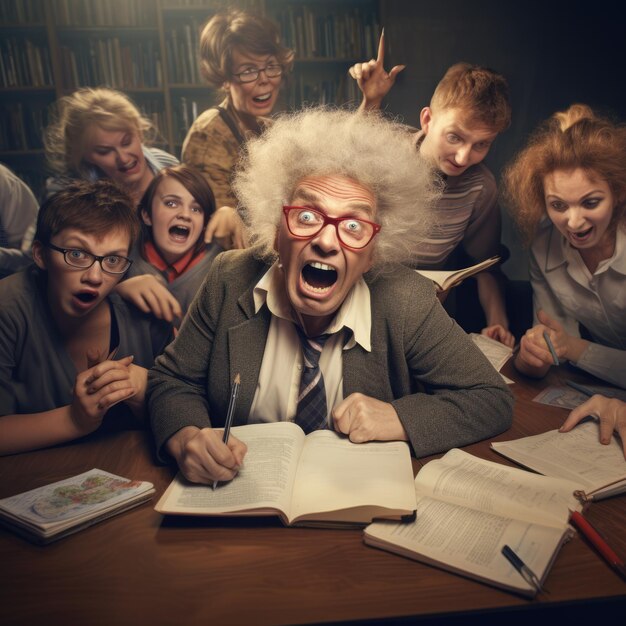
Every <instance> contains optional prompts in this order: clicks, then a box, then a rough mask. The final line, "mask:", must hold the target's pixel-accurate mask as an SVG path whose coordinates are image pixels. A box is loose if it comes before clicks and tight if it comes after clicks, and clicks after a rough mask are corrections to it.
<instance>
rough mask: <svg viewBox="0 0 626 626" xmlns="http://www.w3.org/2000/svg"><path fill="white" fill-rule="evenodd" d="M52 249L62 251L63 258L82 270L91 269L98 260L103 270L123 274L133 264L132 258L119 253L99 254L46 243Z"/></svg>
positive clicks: (108, 272)
mask: <svg viewBox="0 0 626 626" xmlns="http://www.w3.org/2000/svg"><path fill="white" fill-rule="evenodd" d="M46 247H47V248H50V249H51V250H56V252H61V253H62V254H63V259H64V260H65V262H66V263H67V264H68V265H70V266H71V267H77V268H80V269H81V270H86V269H89V268H90V267H91V266H92V265H93V264H94V263H95V262H96V261H98V263H100V267H101V268H102V271H103V272H106V273H107V274H123V273H124V272H125V271H126V270H127V269H128V268H129V267H130V266H131V265H132V264H133V261H132V259H129V258H127V257H125V256H121V255H119V254H106V255H105V256H97V255H96V254H91V252H86V251H85V250H81V249H79V248H59V246H55V245H54V244H52V243H49V244H47V245H46Z"/></svg>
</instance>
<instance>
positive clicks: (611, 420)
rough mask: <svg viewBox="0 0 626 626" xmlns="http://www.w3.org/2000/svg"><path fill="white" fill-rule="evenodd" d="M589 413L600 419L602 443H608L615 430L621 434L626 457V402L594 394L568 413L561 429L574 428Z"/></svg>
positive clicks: (561, 430)
mask: <svg viewBox="0 0 626 626" xmlns="http://www.w3.org/2000/svg"><path fill="white" fill-rule="evenodd" d="M588 415H593V416H594V417H597V418H598V419H599V421H600V443H603V444H604V445H608V444H609V443H610V441H611V437H612V436H613V431H615V432H616V433H617V434H618V435H619V436H620V438H621V440H622V447H623V449H624V458H625V459H626V402H622V400H618V399H617V398H607V397H606V396H601V395H595V396H592V397H591V398H589V400H587V402H584V403H583V404H581V405H579V406H577V407H576V408H575V409H574V410H573V411H572V412H571V413H570V414H569V415H568V417H567V419H566V420H565V422H564V423H563V425H562V426H561V428H559V431H560V432H562V433H566V432H568V431H570V430H572V428H574V426H576V424H578V422H580V421H581V420H582V419H584V418H585V417H587V416H588Z"/></svg>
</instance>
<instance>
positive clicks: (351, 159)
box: [233, 107, 441, 266]
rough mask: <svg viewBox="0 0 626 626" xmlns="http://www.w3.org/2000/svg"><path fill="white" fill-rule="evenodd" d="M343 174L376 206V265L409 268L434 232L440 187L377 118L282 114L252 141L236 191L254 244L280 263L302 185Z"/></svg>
mask: <svg viewBox="0 0 626 626" xmlns="http://www.w3.org/2000/svg"><path fill="white" fill-rule="evenodd" d="M325 175H342V176H346V177H348V178H351V179H353V180H356V181H358V182H360V183H361V184H363V185H366V186H368V187H369V188H370V189H371V190H372V191H373V193H374V195H375V197H376V201H377V207H376V218H375V220H376V221H377V222H378V223H380V224H381V225H382V229H381V231H380V233H379V234H378V235H377V236H376V238H375V239H374V245H375V250H374V263H375V265H377V266H381V265H382V264H386V263H392V262H410V261H411V259H412V258H413V257H414V256H415V255H416V253H417V251H418V248H419V246H420V244H421V243H422V242H423V241H424V239H425V238H426V237H427V236H428V234H429V232H430V231H431V229H432V228H433V226H434V221H435V214H434V211H433V208H432V207H433V204H434V203H435V202H436V200H437V199H438V198H439V197H440V193H441V191H440V183H439V179H438V177H437V175H436V174H435V173H434V172H433V170H432V169H431V167H430V166H429V165H427V164H426V162H425V161H424V160H423V159H422V158H421V157H420V156H419V152H418V151H417V150H416V149H415V145H414V144H413V142H412V141H411V136H410V134H409V133H408V132H407V129H406V128H405V127H403V126H401V125H400V124H397V123H395V122H390V121H388V120H385V119H384V118H383V117H381V116H379V115H372V114H361V113H355V112H354V111H346V110H337V109H330V108H327V107H316V108H309V109H305V110H303V111H301V112H298V113H290V114H284V115H282V116H280V117H278V119H277V120H276V121H275V123H274V124H273V125H272V126H271V127H270V128H269V129H268V130H266V131H265V132H264V133H263V134H262V135H261V136H260V137H258V138H254V139H251V140H250V141H249V142H248V143H247V148H246V151H245V153H244V155H243V157H242V159H241V162H240V163H239V166H238V168H237V172H236V175H235V178H234V182H233V187H234V190H235V193H236V194H237V197H238V199H239V203H240V204H239V211H240V213H241V215H242V217H243V219H244V222H245V223H246V226H247V230H248V237H249V240H250V243H251V244H258V245H259V246H260V254H261V255H262V256H263V257H265V258H268V259H272V258H275V257H276V251H275V249H274V241H275V238H276V232H277V230H278V228H279V226H280V220H281V219H282V215H283V213H282V206H283V205H284V204H289V203H290V202H291V199H292V194H293V192H294V190H295V188H296V186H297V183H298V182H299V181H300V180H302V179H303V178H305V177H308V176H325Z"/></svg>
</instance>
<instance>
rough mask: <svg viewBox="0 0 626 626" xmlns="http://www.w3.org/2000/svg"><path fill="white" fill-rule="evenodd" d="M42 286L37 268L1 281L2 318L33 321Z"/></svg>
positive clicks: (0, 309) (0, 312) (0, 313)
mask: <svg viewBox="0 0 626 626" xmlns="http://www.w3.org/2000/svg"><path fill="white" fill-rule="evenodd" d="M41 289H42V286H41V284H40V277H39V276H38V270H37V269H36V267H35V266H34V265H33V266H30V267H27V268H26V269H24V270H22V271H20V272H16V273H15V274H11V275H10V276H7V277H6V278H3V279H2V280H0V302H2V306H0V316H1V317H2V318H3V319H4V320H7V319H10V318H15V319H17V318H22V319H31V318H32V314H33V312H34V311H35V310H36V309H37V308H38V305H37V301H38V300H39V298H40V297H41Z"/></svg>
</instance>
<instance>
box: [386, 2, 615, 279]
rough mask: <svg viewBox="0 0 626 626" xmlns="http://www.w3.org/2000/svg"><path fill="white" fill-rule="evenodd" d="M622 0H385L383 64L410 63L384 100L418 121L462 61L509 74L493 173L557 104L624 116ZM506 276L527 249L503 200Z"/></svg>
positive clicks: (519, 271) (522, 271) (521, 274)
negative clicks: (509, 117)
mask: <svg viewBox="0 0 626 626" xmlns="http://www.w3.org/2000/svg"><path fill="white" fill-rule="evenodd" d="M620 5H621V3H618V2H610V1H608V0H594V1H591V0H589V1H588V2H580V1H579V0H573V1H571V2H554V1H551V0H545V1H544V2H539V1H537V0H531V1H530V2H511V1H510V0H474V1H472V0H465V1H462V0H429V1H428V2H425V1H424V0H406V1H403V0H382V1H381V19H382V26H384V28H385V35H386V40H387V45H386V54H387V56H386V58H385V66H386V68H387V69H389V68H390V67H392V66H393V65H396V64H400V63H403V64H406V65H407V68H406V69H405V70H404V72H402V73H401V74H400V75H399V77H398V80H397V81H396V84H395V86H394V88H393V90H392V92H391V93H390V95H389V96H388V98H387V100H386V101H385V102H386V109H387V110H388V111H389V112H390V113H394V114H399V115H400V116H401V117H402V118H403V119H404V121H405V122H407V123H410V124H413V125H416V126H417V125H419V111H420V109H421V108H422V107H423V106H426V105H427V104H428V103H429V100H430V96H431V94H432V92H433V90H434V88H435V85H436V84H437V82H438V81H439V80H440V79H441V77H442V76H443V74H444V73H445V71H446V69H447V68H448V67H449V66H450V65H452V64H453V63H456V62H458V61H467V62H470V63H476V64H479V65H486V66H488V67H491V68H493V69H495V70H497V71H498V72H500V73H502V74H503V75H504V76H506V78H507V79H508V81H509V85H510V88H511V100H512V106H513V123H512V125H511V127H510V128H509V129H508V130H507V131H505V132H504V133H503V134H502V135H501V136H500V137H499V138H498V139H497V141H496V142H495V144H494V146H493V147H492V149H491V151H490V153H489V156H488V157H487V159H486V163H487V165H488V166H489V167H490V168H491V169H492V171H493V172H494V174H495V175H496V178H498V179H499V177H500V172H501V169H502V167H503V165H504V164H505V163H506V162H507V161H508V160H509V159H510V158H511V157H512V156H513V155H514V154H515V152H516V151H517V150H518V149H519V148H520V147H522V145H523V144H524V142H525V139H526V137H527V136H528V133H529V132H530V131H531V130H532V129H533V128H534V127H535V126H536V125H537V124H538V123H539V122H540V121H542V120H543V119H545V118H547V117H549V116H550V115H551V114H552V113H553V112H555V111H558V110H562V109H564V108H567V107H568V106H569V105H570V104H572V103H574V102H584V103H586V104H589V105H591V106H592V107H595V108H597V109H600V110H601V111H602V112H603V113H607V114H610V115H612V116H615V117H617V118H619V119H621V120H624V121H626V20H625V19H624V17H623V10H621V11H620V10H619V7H620ZM503 213H504V229H503V240H504V242H505V243H506V244H507V246H508V247H509V248H510V250H511V259H510V260H509V262H507V263H506V264H505V266H504V269H505V271H506V273H507V274H508V275H509V276H510V277H511V278H525V277H526V276H527V269H526V267H527V266H526V255H525V253H524V251H523V250H522V249H521V246H520V244H519V240H518V238H517V234H516V233H515V231H514V228H513V226H512V224H511V222H510V219H509V218H508V215H506V209H505V208H504V207H503Z"/></svg>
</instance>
